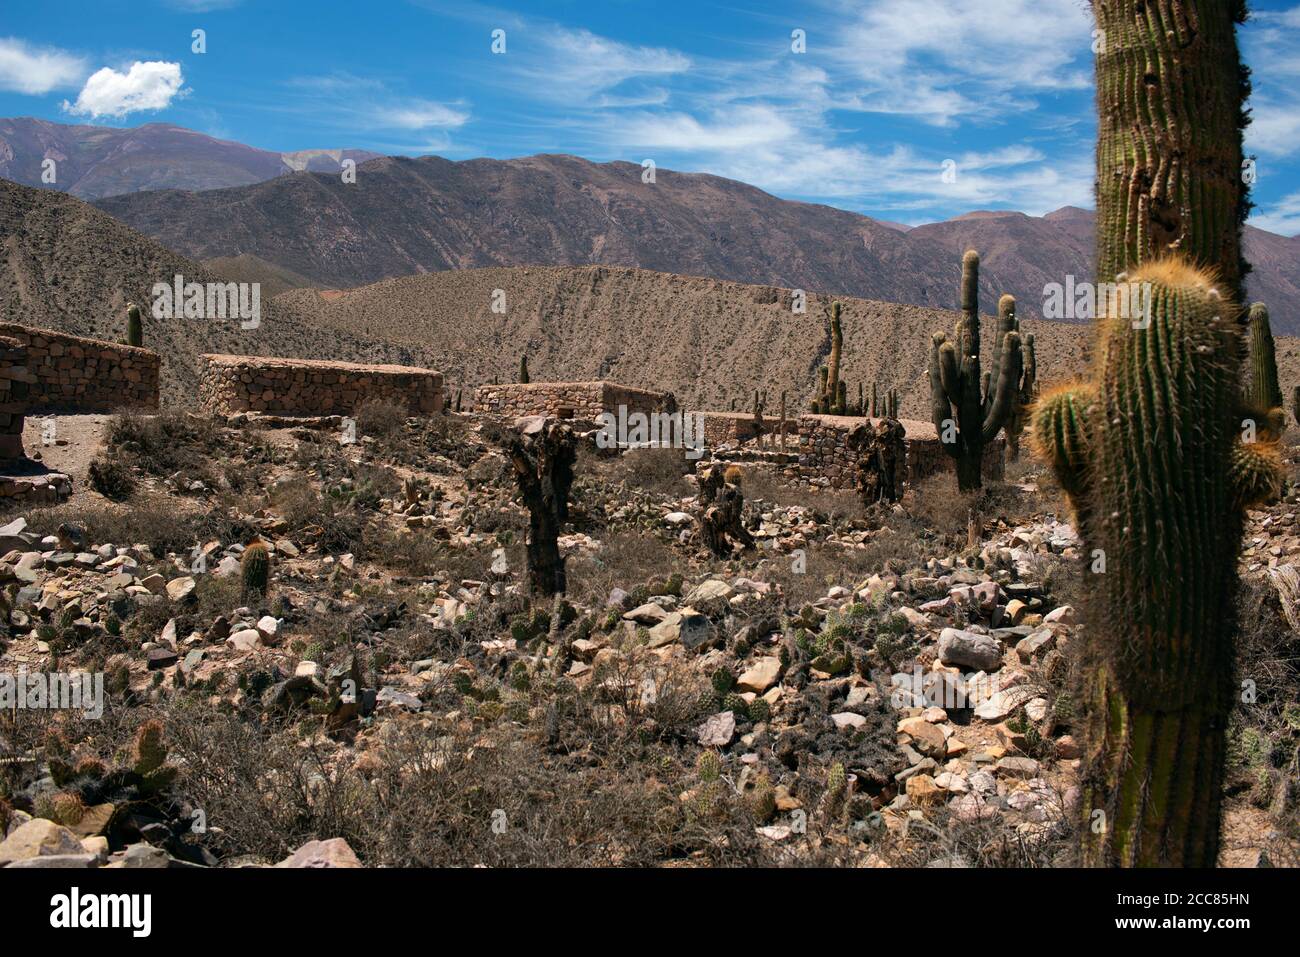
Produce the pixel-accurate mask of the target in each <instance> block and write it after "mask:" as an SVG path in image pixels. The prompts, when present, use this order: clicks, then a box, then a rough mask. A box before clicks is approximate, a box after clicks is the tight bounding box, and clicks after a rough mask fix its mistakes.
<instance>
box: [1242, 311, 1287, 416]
mask: <svg viewBox="0 0 1300 957" xmlns="http://www.w3.org/2000/svg"><path fill="white" fill-rule="evenodd" d="M1248 324H1249V326H1250V386H1249V390H1248V391H1247V393H1246V394H1247V399H1248V400H1249V402H1250V404H1251V405H1252V406H1253V407H1255V408H1256V409H1260V410H1265V409H1278V408H1281V407H1282V387H1281V386H1280V385H1278V382H1277V350H1276V348H1275V347H1274V345H1273V330H1272V329H1271V328H1270V327H1269V323H1268V306H1266V305H1264V304H1263V303H1262V302H1257V303H1254V304H1253V305H1252V306H1251V307H1250V319H1249V323H1248Z"/></svg>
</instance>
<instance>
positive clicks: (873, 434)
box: [849, 419, 907, 505]
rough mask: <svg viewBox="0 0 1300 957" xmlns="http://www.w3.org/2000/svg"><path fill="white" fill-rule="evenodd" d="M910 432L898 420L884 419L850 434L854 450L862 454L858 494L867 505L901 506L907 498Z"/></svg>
mask: <svg viewBox="0 0 1300 957" xmlns="http://www.w3.org/2000/svg"><path fill="white" fill-rule="evenodd" d="M905 434H906V430H905V429H904V428H903V424H902V423H901V422H899V421H898V420H897V419H882V420H881V421H880V423H879V424H878V425H876V426H874V427H873V426H872V425H871V423H869V422H868V423H867V424H865V425H860V426H858V427H857V428H856V429H854V430H853V431H852V432H851V433H850V434H849V445H850V448H855V449H857V450H858V470H857V471H858V475H857V479H858V481H857V485H858V491H859V492H860V493H861V495H862V502H863V504H864V505H874V504H876V503H877V502H897V501H898V500H899V499H900V498H901V497H902V495H903V473H904V471H905V469H906V465H907V443H906V442H904V440H903V436H904V435H905Z"/></svg>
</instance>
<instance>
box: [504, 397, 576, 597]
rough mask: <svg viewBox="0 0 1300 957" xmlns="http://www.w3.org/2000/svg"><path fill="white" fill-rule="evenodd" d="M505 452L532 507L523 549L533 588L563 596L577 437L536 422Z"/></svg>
mask: <svg viewBox="0 0 1300 957" xmlns="http://www.w3.org/2000/svg"><path fill="white" fill-rule="evenodd" d="M506 454H507V455H508V456H509V458H510V463H511V464H512V465H513V466H514V470H515V480H516V482H517V483H518V485H519V492H520V494H521V495H522V496H523V500H524V505H525V506H526V507H527V508H528V538H527V541H526V542H525V551H526V553H527V557H528V586H529V590H530V591H532V592H534V593H536V594H542V595H557V594H562V593H563V592H564V590H565V588H566V587H567V582H566V580H565V572H564V556H563V555H561V554H560V546H559V537H560V533H561V531H563V529H564V523H565V522H566V521H568V517H569V488H570V486H571V485H572V484H573V462H574V458H575V456H576V449H575V446H574V439H573V433H572V432H571V431H570V430H569V427H568V426H566V425H564V424H563V423H561V422H560V421H559V420H557V419H542V418H540V417H538V418H533V419H530V420H528V422H527V423H526V424H525V426H524V427H523V429H522V430H521V431H520V433H519V434H518V435H515V436H511V438H510V439H509V440H508V441H507V444H506Z"/></svg>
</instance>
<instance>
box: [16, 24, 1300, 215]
mask: <svg viewBox="0 0 1300 957" xmlns="http://www.w3.org/2000/svg"><path fill="white" fill-rule="evenodd" d="M2 2H3V9H4V13H3V19H0V115H3V116H37V117H41V118H44V119H49V120H57V121H60V122H82V123H101V124H106V125H114V126H134V125H137V124H140V123H146V122H151V121H165V122H170V123H176V124H179V125H181V126H187V127H190V128H193V129H197V130H201V131H203V132H205V133H209V134H212V135H214V136H220V137H223V138H228V139H234V140H238V141H240V142H244V143H248V144H250V145H253V146H258V147H262V148H264V149H272V150H297V149H309V148H324V147H358V148H366V149H372V150H375V151H377V152H384V153H404V154H410V155H422V154H426V153H437V154H439V155H442V156H446V157H448V158H451V159H464V158H469V157H474V156H492V157H500V158H504V157H511V156H523V155H528V154H531V153H538V152H564V153H574V154H577V155H579V156H584V157H586V158H588V159H593V160H597V161H606V160H614V159H622V160H628V161H631V162H634V163H640V162H641V161H643V160H644V159H653V160H654V161H655V163H656V164H657V165H658V166H659V167H661V168H670V169H681V170H691V171H703V172H710V173H715V174H718V175H721V176H728V177H732V178H735V179H740V180H743V181H746V182H749V183H753V184H754V185H756V186H759V187H761V188H763V189H766V190H768V191H769V192H772V193H775V194H776V195H778V196H784V197H788V198H792V199H803V200H809V201H814V202H823V203H828V204H830V205H833V206H839V207H842V208H845V209H852V210H855V211H858V212H863V213H866V214H868V215H871V216H875V217H877V218H881V219H890V220H897V221H900V222H906V223H913V224H915V223H922V222H929V221H933V220H936V219H944V218H947V217H950V216H954V215H958V214H961V213H964V212H968V211H970V210H972V209H1002V208H1007V209H1023V210H1025V211H1026V212H1030V213H1035V214H1041V213H1044V212H1047V211H1049V210H1052V209H1055V208H1057V207H1060V206H1064V205H1079V206H1091V205H1092V202H1091V183H1092V175H1093V153H1092V150H1093V133H1094V121H1093V106H1092V62H1091V60H1092V52H1091V44H1092V23H1091V19H1090V16H1089V14H1088V12H1087V4H1086V2H1085V0H944V2H942V3H940V2H936V0H858V2H853V3H839V2H833V0H828V2H822V3H807V4H794V3H775V2H771V3H767V2H756V0H734V2H721V3H718V2H709V0H691V2H681V0H657V2H653V3H647V2H644V0H639V2H625V0H602V2H598V3H597V2H593V0H585V2H552V3H509V4H508V5H506V6H496V5H483V4H475V3H451V2H441V0H368V2H365V0H363V2H348V3H340V2H333V0H317V2H313V3H305V2H298V0H134V2H124V0H59V2H58V3H57V4H55V5H50V4H34V3H19V2H17V0H2ZM1252 9H1253V11H1254V18H1253V21H1252V22H1251V23H1250V24H1249V25H1247V26H1246V27H1245V28H1244V29H1243V31H1242V45H1243V50H1244V53H1245V57H1246V60H1247V63H1248V64H1249V65H1250V66H1251V67H1252V68H1253V69H1254V71H1255V77H1254V79H1255V94H1254V97H1253V99H1252V107H1253V109H1254V114H1255V123H1254V124H1253V125H1252V127H1251V128H1250V130H1249V131H1248V136H1247V149H1248V152H1252V153H1254V154H1255V155H1256V156H1257V157H1258V179H1257V182H1256V186H1255V192H1254V198H1255V202H1256V204H1257V206H1258V209H1257V210H1256V211H1255V218H1254V219H1253V220H1252V222H1254V223H1255V224H1256V225H1259V226H1261V227H1264V228H1267V229H1272V230H1274V231H1277V232H1282V233H1285V234H1286V235H1294V234H1297V233H1300V177H1297V175H1296V173H1297V171H1298V170H1300V162H1297V149H1300V83H1298V82H1297V81H1298V80H1300V4H1288V3H1286V2H1281V0H1268V2H1260V0H1257V2H1255V3H1254V4H1253V5H1252ZM195 29H202V30H204V31H205V33H206V44H207V50H206V52H205V53H202V54H196V53H194V52H193V51H192V44H193V40H192V31H193V30H195ZM497 30H501V31H504V38H505V51H504V52H503V53H493V51H492V45H493V32H494V31H497ZM794 31H803V33H802V35H803V37H804V44H805V49H804V50H803V51H802V52H796V51H795V50H794V49H793V48H794V46H795V45H796V41H795V40H794V39H793V38H792V35H793V34H794ZM945 172H947V175H945Z"/></svg>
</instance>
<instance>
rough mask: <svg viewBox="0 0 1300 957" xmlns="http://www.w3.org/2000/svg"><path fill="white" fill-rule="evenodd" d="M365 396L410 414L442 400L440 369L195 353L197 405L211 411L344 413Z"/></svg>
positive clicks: (282, 414)
mask: <svg viewBox="0 0 1300 957" xmlns="http://www.w3.org/2000/svg"><path fill="white" fill-rule="evenodd" d="M369 400H384V401H388V402H392V403H393V404H395V405H398V406H401V407H403V408H405V409H406V410H407V412H408V413H409V414H411V415H420V414H427V413H432V412H439V411H441V410H442V408H443V406H444V404H445V397H444V396H443V391H442V373H440V372H434V371H433V370H432V369H420V368H416V367H414V366H398V365H381V364H371V363H361V362H328V361H322V360H318V359H281V358H276V357H268V356H233V355H202V356H199V405H200V408H202V409H203V411H204V412H207V413H209V414H210V415H217V416H232V415H240V414H253V415H257V416H262V417H266V418H267V419H270V418H273V417H288V418H312V417H315V418H323V417H331V416H348V415H351V414H352V413H353V412H355V411H356V409H357V406H359V405H361V404H362V403H363V402H366V401H369Z"/></svg>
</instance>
